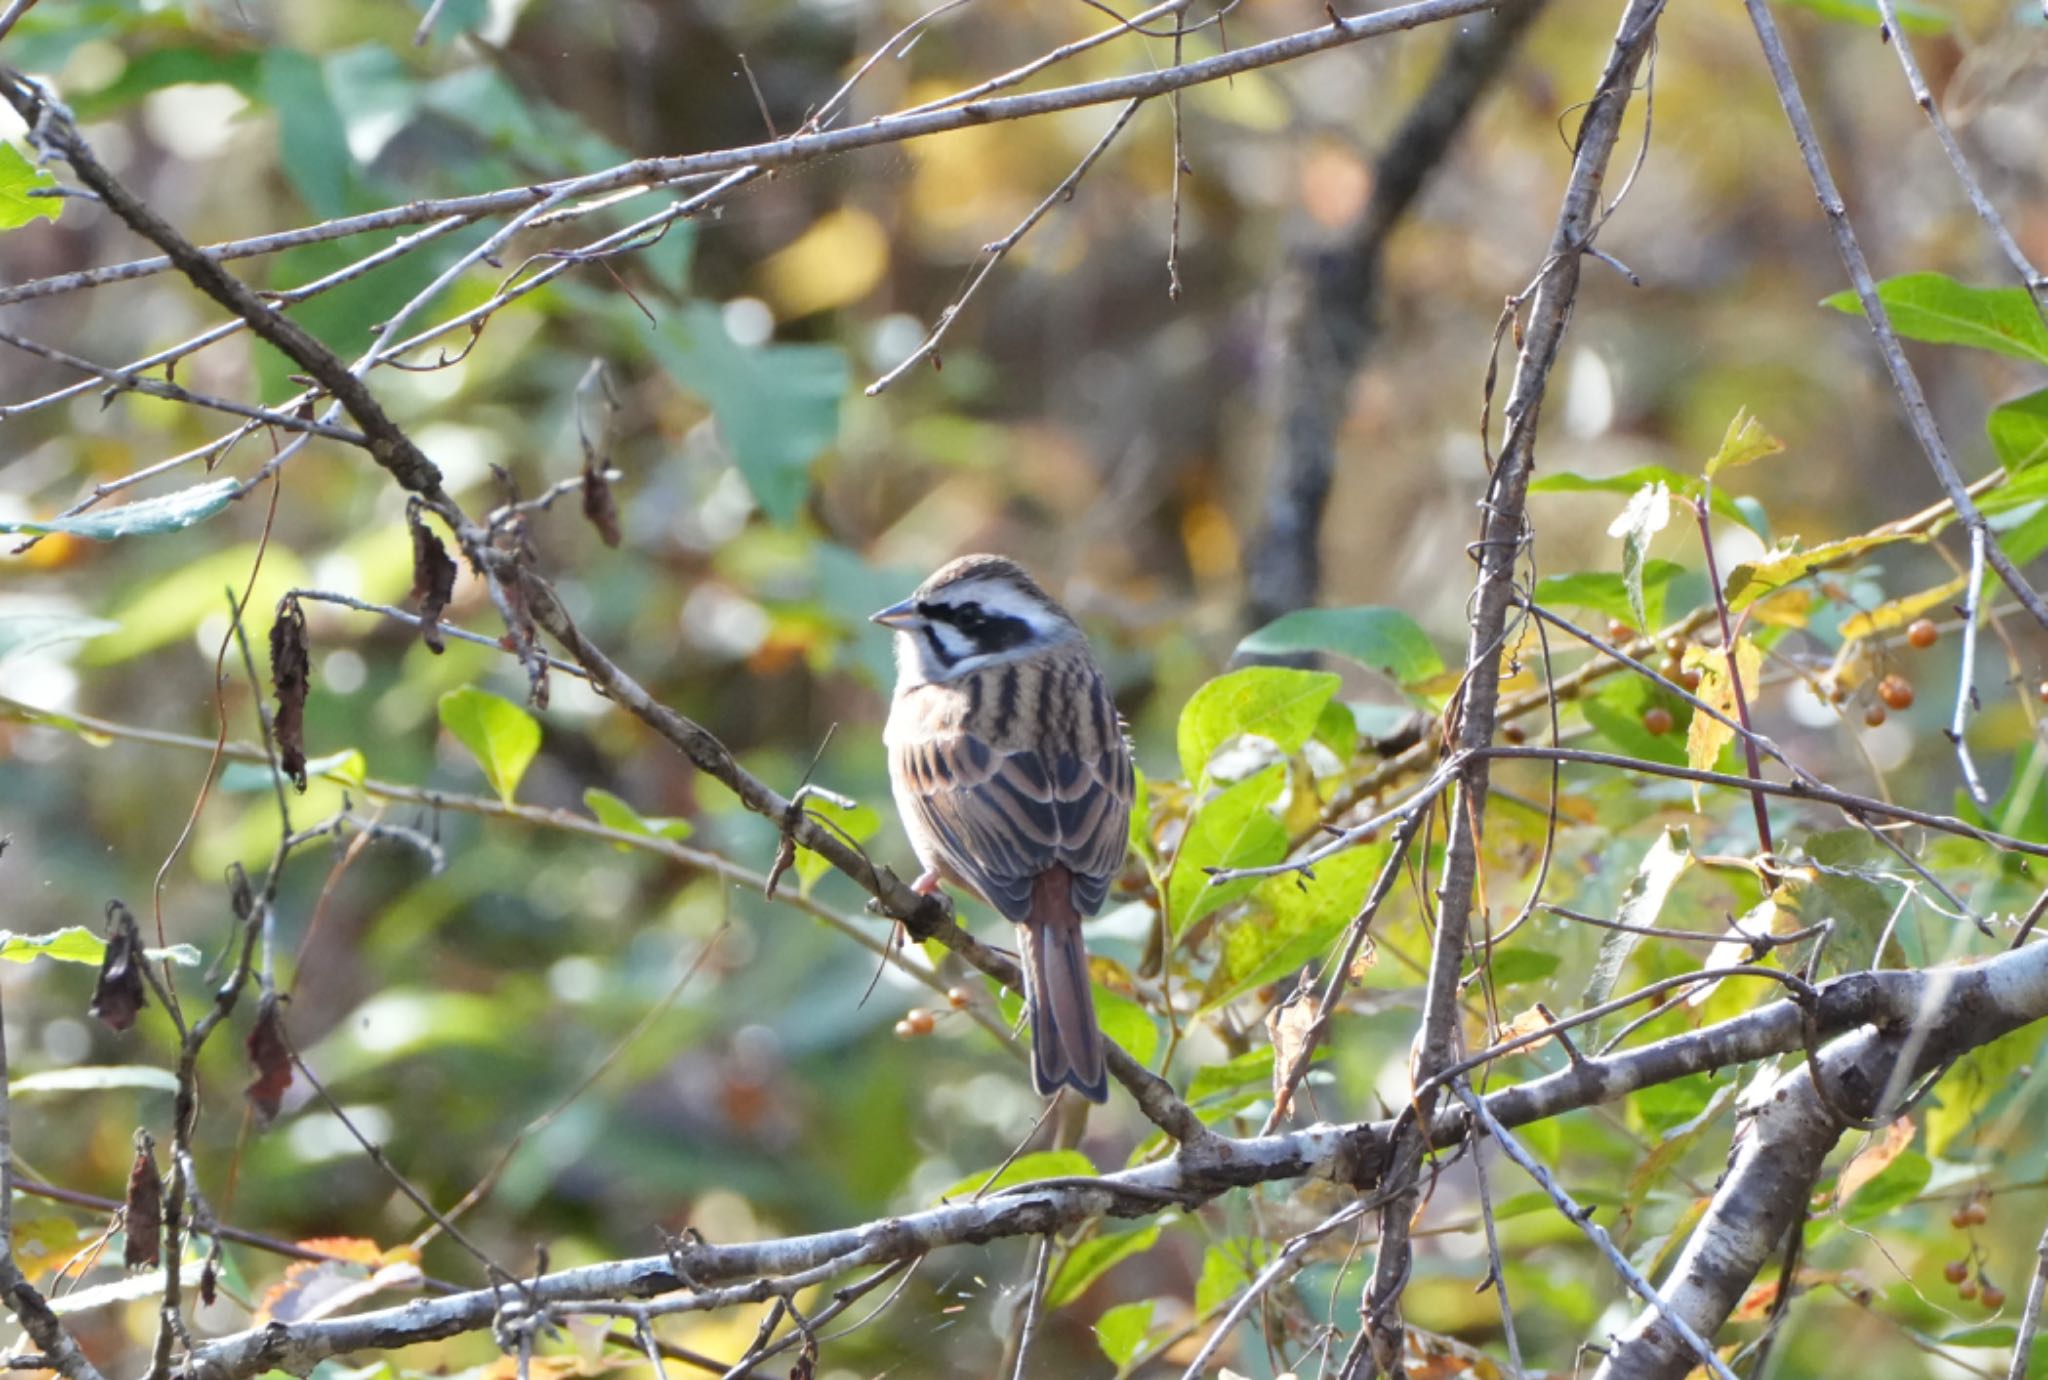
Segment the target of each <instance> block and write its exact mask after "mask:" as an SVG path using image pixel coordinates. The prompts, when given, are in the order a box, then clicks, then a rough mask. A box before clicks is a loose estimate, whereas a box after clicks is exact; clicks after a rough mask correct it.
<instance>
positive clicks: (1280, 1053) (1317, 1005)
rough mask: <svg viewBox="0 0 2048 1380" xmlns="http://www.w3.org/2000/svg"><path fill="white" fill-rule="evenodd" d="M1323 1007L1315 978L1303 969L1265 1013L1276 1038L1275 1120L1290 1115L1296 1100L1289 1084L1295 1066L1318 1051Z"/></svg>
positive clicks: (1267, 1027) (1273, 1037) (1274, 1076)
mask: <svg viewBox="0 0 2048 1380" xmlns="http://www.w3.org/2000/svg"><path fill="white" fill-rule="evenodd" d="M1322 1010H1323V1006H1322V1001H1321V1000H1320V999H1319V998H1318V997H1317V996H1316V990H1315V979H1314V978H1313V976H1311V975H1310V974H1309V973H1308V972H1306V971H1304V972H1303V973H1302V975H1301V980H1300V982H1299V983H1298V984H1297V985H1296V987H1295V989H1294V992H1293V994H1292V995H1290V996H1289V997H1288V998H1287V1000H1286V1001H1283V1002H1281V1003H1280V1005H1278V1006H1276V1007H1274V1008H1273V1009H1272V1010H1271V1011H1268V1012H1267V1013H1266V1034H1267V1035H1268V1037H1270V1038H1271V1040H1272V1041H1273V1117H1274V1120H1275V1121H1278V1120H1279V1119H1280V1118H1281V1117H1284V1116H1286V1115H1287V1113H1288V1110H1289V1104H1290V1103H1291V1102H1292V1101H1293V1091H1292V1089H1291V1088H1290V1087H1289V1086H1288V1085H1289V1084H1290V1083H1293V1082H1294V1081H1295V1069H1296V1067H1297V1066H1305V1065H1306V1064H1307V1063H1308V1060H1309V1058H1310V1056H1312V1055H1313V1054H1314V1053H1315V1046H1314V1044H1313V1043H1312V1042H1311V1039H1312V1036H1313V1034H1314V1031H1315V1024H1316V1017H1318V1016H1320V1015H1321V1014H1322Z"/></svg>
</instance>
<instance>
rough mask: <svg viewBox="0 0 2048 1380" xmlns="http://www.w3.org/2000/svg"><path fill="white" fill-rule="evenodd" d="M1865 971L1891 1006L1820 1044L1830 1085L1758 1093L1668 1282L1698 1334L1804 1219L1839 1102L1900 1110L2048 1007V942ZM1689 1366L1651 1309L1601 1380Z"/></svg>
mask: <svg viewBox="0 0 2048 1380" xmlns="http://www.w3.org/2000/svg"><path fill="white" fill-rule="evenodd" d="M2022 960H2024V961H2022ZM1859 977H1860V979H1861V980H1864V981H1869V982H1882V983H1883V984H1884V987H1885V989H1886V992H1885V995H1884V997H1883V998H1882V999H1881V1005H1883V1006H1884V1007H1886V1008H1888V1014H1883V1015H1882V1016H1881V1020H1880V1023H1879V1024H1877V1025H1875V1026H1873V1027H1871V1028H1867V1029H1864V1030H1861V1031H1858V1032H1857V1033H1855V1034H1852V1035H1849V1036H1847V1037H1845V1038H1843V1039H1841V1040H1839V1041H1837V1042H1836V1043H1834V1044H1832V1045H1830V1046H1828V1047H1827V1048H1826V1049H1825V1050H1823V1051H1822V1054H1821V1059H1820V1072H1821V1077H1822V1079H1823V1081H1824V1082H1825V1085H1826V1086H1825V1089H1822V1088H1817V1087H1815V1086H1814V1068H1813V1066H1812V1065H1811V1064H1803V1065H1801V1066H1800V1067H1799V1068H1797V1069H1794V1070H1792V1071H1791V1072H1789V1073H1786V1074H1784V1075H1783V1076H1782V1077H1780V1078H1779V1079H1778V1080H1777V1083H1776V1085H1775V1086H1774V1087H1772V1088H1771V1089H1769V1090H1768V1091H1767V1092H1765V1093H1764V1094H1763V1095H1762V1096H1761V1098H1760V1100H1759V1102H1758V1105H1757V1107H1756V1110H1755V1115H1754V1116H1753V1118H1751V1119H1750V1120H1749V1121H1748V1122H1747V1123H1746V1124H1745V1125H1743V1126H1742V1127H1741V1129H1739V1130H1738V1131H1737V1134H1736V1146H1735V1153H1734V1157H1733V1159H1732V1161H1731V1162H1730V1165H1729V1168H1728V1172H1727V1174H1726V1175H1724V1176H1723V1178H1722V1181H1721V1187H1720V1189H1719V1191H1717V1192H1716V1193H1715V1194H1714V1201H1713V1204H1712V1205H1711V1206H1710V1207H1709V1208H1708V1209H1707V1215H1706V1216H1705V1217H1704V1218H1703V1219H1701V1221H1700V1224H1699V1226H1698V1227H1696V1228H1695V1229H1694V1231H1693V1234H1692V1239H1691V1240H1690V1241H1688V1242H1687V1243H1686V1246H1685V1250H1684V1251H1683V1252H1682V1253H1681V1254H1680V1255H1679V1257H1678V1259H1677V1261H1676V1262H1674V1263H1673V1265H1672V1267H1671V1273H1670V1275H1669V1276H1668V1277H1667V1278H1666V1279H1665V1281H1664V1288H1663V1291H1662V1292H1663V1295H1664V1298H1665V1300H1666V1302H1668V1303H1669V1304H1670V1306H1671V1309H1672V1311H1673V1313H1675V1314H1676V1315H1677V1316H1678V1317H1680V1318H1682V1319H1684V1320H1685V1321H1686V1323H1688V1324H1689V1325H1690V1326H1691V1327H1692V1328H1693V1330H1694V1331H1696V1332H1698V1333H1699V1334H1700V1335H1702V1336H1705V1337H1712V1336H1713V1335H1714V1333H1715V1331H1716V1330H1717V1329H1719V1328H1720V1326H1721V1324H1722V1323H1724V1322H1726V1321H1727V1318H1728V1315H1729V1313H1730V1312H1731V1311H1733V1309H1734V1308H1735V1305H1736V1304H1737V1303H1738V1302H1740V1301H1741V1299H1742V1295H1743V1293H1744V1291H1745V1290H1747V1289H1748V1288H1749V1285H1750V1283H1751V1281H1753V1280H1754V1279H1755V1278H1756V1276H1757V1272H1758V1271H1759V1270H1761V1269H1762V1268H1763V1267H1764V1265H1765V1264H1766V1263H1767V1262H1768V1261H1769V1260H1770V1259H1771V1257H1772V1255H1773V1253H1774V1252H1775V1251H1776V1250H1777V1248H1778V1243H1779V1242H1781V1241H1782V1240H1783V1239H1784V1237H1785V1233H1786V1232H1787V1231H1793V1230H1797V1229H1798V1226H1799V1223H1801V1222H1802V1221H1803V1220H1804V1219H1805V1215H1806V1205H1807V1202H1808V1201H1809V1199H1810V1197H1811V1195H1812V1192H1813V1186H1814V1184H1815V1182H1816V1181H1817V1180H1818V1179H1819V1177H1820V1173H1821V1166H1822V1162H1823V1161H1824V1160H1826V1158H1827V1155H1828V1152H1829V1151H1830V1150H1832V1149H1833V1148H1834V1146H1835V1142H1836V1141H1837V1140H1838V1139H1840V1137H1841V1134H1842V1132H1843V1130H1845V1129H1846V1127H1845V1126H1844V1124H1843V1123H1842V1121H1841V1120H1839V1119H1838V1117H1837V1115H1836V1113H1837V1112H1841V1113H1844V1114H1846V1115H1848V1116H1851V1117H1856V1118H1869V1117H1890V1116H1895V1115H1897V1114H1898V1111H1899V1109H1900V1105H1901V1103H1902V1101H1903V1099H1904V1098H1905V1096H1906V1094H1907V1092H1908V1091H1909V1089H1911V1087H1912V1086H1913V1085H1914V1084H1915V1083H1916V1082H1918V1081H1919V1080H1920V1079H1921V1078H1922V1077H1924V1076H1926V1075H1929V1074H1933V1073H1936V1072H1938V1071H1939V1070H1941V1069H1943V1068H1945V1067H1947V1065H1948V1064H1949V1063H1951V1062H1953V1061H1954V1060H1955V1059H1956V1057H1957V1056H1959V1055H1961V1054H1964V1053H1966V1052H1968V1051H1969V1050H1972V1049H1975V1048H1977V1047H1978V1046H1980V1045H1984V1044H1988V1043H1989V1042H1991V1041H1992V1040H1995V1039H1997V1038H1998V1037H1999V1036H2001V1035H2006V1034H2009V1033H2011V1032H2012V1031H2014V1030H2017V1029H2019V1028H2020V1027H2021V1026H2023V1025H2026V1024H2028V1023H2030V1022H2032V1021H2035V1020H2038V1019H2040V1016H2041V1013H2042V1012H2043V1011H2048V946H2043V945H2039V944H2036V945H2032V946H2030V947H2028V948H2026V949H2022V950H2020V951H2019V952H2018V953H2012V954H2006V955H2002V956H2001V957H2000V958H1998V959H1994V960H1992V961H1991V962H1989V963H1985V964H1981V965H1978V966H1975V967H1966V968H1937V969H1933V970H1931V971H1929V972H1924V973H1892V972H1886V973H1870V974H1862V975H1859ZM1788 1287H1789V1286H1788ZM1692 1364H1693V1358H1692V1355H1691V1353H1690V1352H1689V1351H1688V1350H1687V1349H1686V1348H1685V1346H1684V1344H1683V1343H1682V1342H1680V1341H1679V1339H1678V1337H1677V1335H1676V1334H1675V1333H1674V1332H1673V1331H1672V1329H1671V1327H1670V1326H1669V1324H1668V1323H1666V1322H1665V1320H1664V1319H1663V1318H1662V1317H1660V1316H1659V1315H1658V1314H1657V1313H1656V1312H1655V1311H1654V1310H1652V1309H1645V1310H1643V1312H1641V1313H1640V1314H1638V1315H1637V1317H1636V1319H1635V1321H1634V1322H1633V1323H1631V1324H1630V1326H1629V1327H1628V1329H1627V1330H1626V1331H1625V1332H1624V1333H1623V1334H1622V1336H1621V1339H1620V1341H1619V1343H1618V1344H1617V1345H1616V1346H1615V1348H1614V1350H1613V1351H1612V1352H1610V1353H1609V1355H1608V1358H1607V1360H1606V1362H1605V1363H1604V1364H1603V1365H1602V1366H1601V1367H1600V1370H1599V1373H1598V1375H1597V1376H1596V1377H1595V1380H1682V1377H1683V1376H1685V1374H1686V1373H1687V1372H1688V1371H1689V1370H1690V1369H1691V1367H1692Z"/></svg>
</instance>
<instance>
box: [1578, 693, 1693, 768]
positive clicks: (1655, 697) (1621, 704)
mask: <svg viewBox="0 0 2048 1380" xmlns="http://www.w3.org/2000/svg"><path fill="white" fill-rule="evenodd" d="M1662 695H1663V692H1662V691H1660V690H1658V689H1657V688H1656V687H1655V686H1653V685H1651V684H1650V683H1649V682H1648V681H1646V680H1644V679H1643V678H1642V677H1640V676H1617V677H1615V678H1614V679H1613V680H1612V681H1610V682H1609V683H1608V685H1607V686H1606V688H1604V689H1603V690H1601V691H1600V693H1599V694H1597V695H1595V696H1594V697H1593V698H1591V699H1589V700H1582V701H1580V703H1579V709H1580V712H1581V713H1583V714H1584V715H1585V716H1586V722H1587V723H1588V724H1590V725H1592V726H1593V728H1594V729H1595V730H1596V731H1598V733H1599V734H1600V736H1601V737H1602V738H1604V739H1606V740H1607V742H1608V743H1609V744H1611V745H1612V746H1614V747H1616V748H1618V749H1620V750H1621V751H1622V752H1623V753H1624V754H1626V755H1627V756H1630V757H1641V758H1645V759H1647V760H1649V761H1652V762H1663V763H1665V764H1667V765H1669V766H1674V767H1682V766H1684V765H1685V740H1684V739H1683V738H1681V737H1680V736H1679V735H1677V734H1675V733H1652V732H1650V730H1649V729H1647V728H1645V727H1643V711H1644V710H1646V709H1648V708H1649V707H1650V706H1651V705H1653V704H1665V705H1666V707H1669V706H1668V704H1666V701H1665V700H1664V699H1663V698H1662Z"/></svg>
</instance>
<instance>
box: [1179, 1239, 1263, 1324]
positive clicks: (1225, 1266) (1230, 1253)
mask: <svg viewBox="0 0 2048 1380" xmlns="http://www.w3.org/2000/svg"><path fill="white" fill-rule="evenodd" d="M1270 1249H1271V1248H1270V1247H1268V1246H1267V1245H1266V1243H1265V1242H1263V1241H1257V1240H1253V1239H1251V1238H1249V1237H1238V1238H1237V1239H1235V1240H1232V1241H1221V1242H1218V1243H1217V1244H1215V1245H1213V1246H1211V1247H1209V1249H1208V1250H1206V1251H1204V1252H1202V1273H1201V1275H1200V1276H1199V1277H1198V1278H1197V1279H1196V1280H1195V1313H1196V1314H1197V1315H1198V1316H1199V1315H1201V1314H1204V1313H1207V1312H1208V1311H1209V1310H1210V1309H1212V1308H1216V1307H1219V1306H1221V1305H1222V1304H1224V1303H1226V1302H1228V1301H1229V1300H1231V1299H1233V1298H1235V1297H1237V1295H1238V1293H1239V1291H1241V1290H1243V1289H1244V1288H1246V1287H1247V1286H1249V1285H1250V1284H1251V1282H1252V1271H1253V1270H1254V1269H1256V1268H1258V1267H1259V1266H1261V1265H1263V1264H1264V1263H1265V1257H1266V1255H1267V1254H1268V1252H1269V1251H1270Z"/></svg>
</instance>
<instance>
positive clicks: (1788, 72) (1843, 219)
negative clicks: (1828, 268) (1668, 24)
mask: <svg viewBox="0 0 2048 1380" xmlns="http://www.w3.org/2000/svg"><path fill="white" fill-rule="evenodd" d="M1743 4H1744V6H1745V8H1747V9H1748V11H1749V21H1750V25H1751V27H1752V28H1754V29H1755V30H1756V36H1757V41H1758V43H1760V44H1761V45H1762V47H1763V50H1764V61H1765V63H1766V65H1768V66H1769V68H1770V70H1771V81H1772V83H1773V84H1774V85H1775V86H1776V87H1777V90H1778V102H1779V104H1780V105H1782V106H1783V107H1784V108H1785V118H1786V119H1787V120H1788V121H1789V122H1790V123H1791V125H1792V137H1793V138H1794V139H1795V140H1796V141H1797V142H1798V145H1799V154H1800V157H1801V158H1802V159H1803V160H1804V161H1805V163H1806V172H1807V176H1808V177H1809V178H1810V179H1811V180H1812V182H1813V190H1814V192H1815V194H1816V195H1818V196H1819V198H1820V205H1821V210H1822V212H1823V213H1824V214H1825V215H1826V217H1827V222H1828V228H1829V230H1830V231H1832V232H1833V234H1834V238H1835V248H1836V250H1837V251H1838V252H1839V253H1840V255H1841V258H1842V264H1843V266H1844V267H1845V268H1846V269H1847V270H1848V273H1849V281H1850V282H1851V283H1852V284H1853V285H1854V287H1855V289H1856V300H1857V301H1858V302H1859V303H1860V304H1861V305H1862V308H1863V316H1864V320H1865V321H1866V322H1868V323H1869V326H1870V333H1871V335H1872V336H1873V337H1875V339H1876V341H1877V352H1878V354H1879V356H1880V357H1881V358H1883V360H1884V366H1885V369H1886V371H1887V372H1889V373H1890V374H1891V377H1892V386H1893V388H1894V389H1895V390H1896V391H1897V392H1898V395H1899V402H1900V404H1901V405H1902V406H1903V407H1904V408H1905V412H1906V424H1907V426H1908V427H1909V428H1910V429H1911V431H1912V433H1913V438H1914V440H1916V441H1918V442H1919V443H1920V449H1921V451H1922V452H1923V453H1924V454H1925V455H1926V457H1927V463H1928V465H1929V467H1930V468H1932V469H1933V471H1934V477H1935V479H1936V480H1937V481H1939V482H1940V484H1941V489H1942V492H1943V493H1945V494H1947V495H1948V499H1949V502H1950V503H1952V504H1954V505H1955V510H1956V516H1957V517H1959V518H1960V519H1962V521H1963V522H1964V523H1965V524H1967V525H1968V526H1969V528H1970V529H1971V530H1972V531H1973V532H1974V531H1978V530H1981V529H1983V528H1984V527H1985V525H1986V524H1985V521H1984V514H1983V512H1982V511H1981V510H1980V509H1979V508H1978V507H1977V505H1976V503H1975V502H1974V501H1973V500H1972V499H1971V498H1970V495H1969V492H1968V486H1967V485H1966V484H1965V483H1964V482H1963V477H1962V475H1961V474H1960V473H1959V472H1958V471H1957V470H1956V466H1955V461H1954V460H1953V459H1951V458H1950V456H1949V453H1948V446H1947V444H1946V443H1945V442H1944V441H1943V440H1942V439H1941V432H1940V430H1939V429H1938V428H1937V427H1936V426H1935V423H1934V413H1933V412H1932V411H1931V410H1930V409H1929V408H1928V406H1927V395H1926V393H1925V392H1924V391H1922V389H1921V387H1920V379H1919V376H1918V375H1917V374H1915V373H1914V372H1913V366H1912V364H1911V363H1909V362H1908V361H1907V359H1906V352H1905V350H1904V349H1903V348H1902V347H1901V346H1900V344H1899V335H1898V332H1897V331H1896V330H1895V329H1893V327H1892V320H1891V315H1890V313H1889V312H1887V311H1886V310H1885V305H1884V300H1883V299H1882V298H1881V297H1879V296H1878V292H1877V282H1876V280H1875V279H1874V278H1872V277H1871V273H1870V264H1869V263H1868V262H1867V261H1866V260H1865V259H1864V257H1863V247H1862V246H1861V245H1860V244H1858V243H1857V240H1856V231H1855V229H1854V228H1853V227H1852V226H1851V225H1850V224H1849V213H1848V210H1847V208H1846V207H1844V205H1843V204H1842V194H1841V192H1840V191H1839V190H1837V189H1836V187H1835V179H1834V175H1833V174H1832V173H1830V172H1829V171H1828V165H1827V157H1826V155H1825V154H1823V153H1822V152H1821V147H1820V136H1819V134H1818V133H1816V132H1815V130H1814V127H1813V117H1812V116H1811V115H1809V114H1808V113H1807V110H1806V98H1805V97H1804V96H1802V95H1801V94H1800V92H1799V80H1798V78H1797V77H1795V76H1794V75H1793V72H1792V62H1791V59H1790V58H1788V57H1786V55H1785V44H1784V40H1782V39H1781V38H1780V37H1779V36H1778V25H1777V21H1776V20H1774V19H1773V18H1772V17H1771V11H1770V6H1769V4H1768V3H1767V0H1743ZM1984 554H1985V557H1986V559H1988V560H1989V561H1990V562H1991V568H1992V569H1993V570H1996V571H1997V572H1998V578H1999V579H2001V580H2003V581H2004V582H2005V587H2006V588H2007V589H2009V590H2011V591H2012V593H2013V597H2014V598H2016V599H2018V600H2019V601H2020V603H2021V604H2023V605H2025V606H2026V610H2027V612H2028V613H2030V614H2032V615H2033V616H2034V618H2035V621H2037V622H2039V623H2040V624H2041V626H2043V627H2044V628H2048V601H2044V600H2043V599H2042V598H2041V595H2040V593H2039V592H2038V591H2037V590H2035V588H2034V587H2033V586H2032V585H2030V584H2028V583H2027V580H2026V577H2025V576H2023V575H2021V574H2020V571H2019V568H2018V567H2017V566H2015V565H2014V564H2013V563H2012V560H2011V558H2010V557H2008V556H2007V555H2006V554H2005V552H2004V550H2002V549H2001V548H2000V547H1999V545H1998V542H1997V539H1996V538H1995V537H1990V536H1987V538H1986V541H1985V551H1984Z"/></svg>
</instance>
